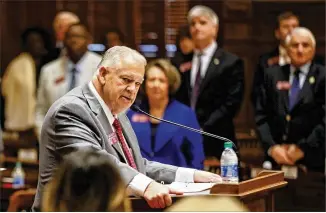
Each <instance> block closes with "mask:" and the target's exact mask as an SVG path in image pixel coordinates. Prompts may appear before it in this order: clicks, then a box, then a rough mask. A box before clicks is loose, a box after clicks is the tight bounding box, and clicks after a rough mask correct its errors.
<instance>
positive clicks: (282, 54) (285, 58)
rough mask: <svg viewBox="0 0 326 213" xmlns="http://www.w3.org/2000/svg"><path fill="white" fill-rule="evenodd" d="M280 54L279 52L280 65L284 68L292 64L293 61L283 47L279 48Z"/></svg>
mask: <svg viewBox="0 0 326 213" xmlns="http://www.w3.org/2000/svg"><path fill="white" fill-rule="evenodd" d="M278 52H279V59H278V65H280V66H283V65H286V64H289V63H290V62H291V59H290V57H289V55H288V53H287V51H286V49H285V48H284V47H282V46H281V45H280V46H278Z"/></svg>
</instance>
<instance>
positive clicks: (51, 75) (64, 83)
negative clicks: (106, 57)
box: [35, 51, 102, 139]
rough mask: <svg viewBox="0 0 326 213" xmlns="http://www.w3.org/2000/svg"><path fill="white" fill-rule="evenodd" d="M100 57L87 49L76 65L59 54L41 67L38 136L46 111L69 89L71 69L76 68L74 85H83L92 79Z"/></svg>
mask: <svg viewBox="0 0 326 213" xmlns="http://www.w3.org/2000/svg"><path fill="white" fill-rule="evenodd" d="M101 59H102V58H101V56H99V55H98V54H96V53H93V52H89V51H87V52H86V53H85V54H84V56H83V57H82V58H81V59H80V60H79V61H78V63H77V64H76V65H74V64H73V63H72V62H71V61H70V60H69V59H68V57H66V56H61V57H60V58H58V59H56V60H54V61H51V62H50V63H48V64H46V65H44V66H43V67H42V69H41V73H40V81H39V88H38V91H37V102H36V112H35V118H36V127H37V133H38V137H39V136H40V133H41V127H42V124H43V120H44V117H45V115H46V113H47V111H48V110H49V108H50V107H51V105H52V104H53V103H54V102H55V101H56V100H58V99H59V98H60V97H62V96H63V95H64V94H66V93H67V92H68V90H69V86H70V82H71V77H72V72H71V69H72V68H73V67H74V66H75V67H76V69H77V70H78V71H77V73H76V86H80V85H84V84H87V83H88V82H89V81H90V80H92V77H93V74H94V72H95V71H96V69H97V66H98V64H99V63H100V61H101ZM39 139H40V138H39Z"/></svg>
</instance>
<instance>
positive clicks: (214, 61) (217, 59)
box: [198, 48, 223, 96]
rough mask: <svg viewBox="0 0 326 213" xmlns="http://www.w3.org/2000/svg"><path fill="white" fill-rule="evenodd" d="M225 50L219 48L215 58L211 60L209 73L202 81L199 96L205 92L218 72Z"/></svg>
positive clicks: (208, 68)
mask: <svg viewBox="0 0 326 213" xmlns="http://www.w3.org/2000/svg"><path fill="white" fill-rule="evenodd" d="M222 53H223V50H222V48H217V49H216V51H215V53H214V55H213V57H212V58H211V61H210V62H209V65H208V67H207V72H206V74H205V77H204V79H203V80H202V82H201V84H200V87H199V94H198V96H199V95H200V93H201V92H202V91H203V90H204V88H205V86H206V85H207V84H208V82H209V80H210V79H211V78H212V76H213V75H214V74H216V72H218V70H216V69H217V68H218V66H219V64H220V63H221V56H222Z"/></svg>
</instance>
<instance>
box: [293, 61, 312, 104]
mask: <svg viewBox="0 0 326 213" xmlns="http://www.w3.org/2000/svg"><path fill="white" fill-rule="evenodd" d="M314 71H315V68H314V65H313V64H312V65H311V66H310V68H309V72H308V74H307V76H306V79H305V81H304V83H303V86H302V88H301V90H300V91H299V94H298V97H297V101H296V103H295V105H294V106H293V110H294V109H295V108H297V107H298V106H299V105H300V104H301V103H302V102H303V101H304V99H305V98H307V97H312V91H311V86H310V85H311V83H310V79H311V78H315V77H314Z"/></svg>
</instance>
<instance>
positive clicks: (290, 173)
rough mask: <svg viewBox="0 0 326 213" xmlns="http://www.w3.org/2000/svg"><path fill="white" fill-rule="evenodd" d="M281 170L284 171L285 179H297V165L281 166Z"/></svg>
mask: <svg viewBox="0 0 326 213" xmlns="http://www.w3.org/2000/svg"><path fill="white" fill-rule="evenodd" d="M281 169H282V171H283V172H284V177H285V178H287V179H294V180H295V179H297V178H298V167H297V166H286V165H283V166H282V168H281Z"/></svg>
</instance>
